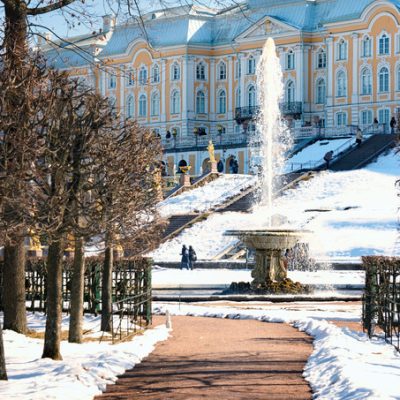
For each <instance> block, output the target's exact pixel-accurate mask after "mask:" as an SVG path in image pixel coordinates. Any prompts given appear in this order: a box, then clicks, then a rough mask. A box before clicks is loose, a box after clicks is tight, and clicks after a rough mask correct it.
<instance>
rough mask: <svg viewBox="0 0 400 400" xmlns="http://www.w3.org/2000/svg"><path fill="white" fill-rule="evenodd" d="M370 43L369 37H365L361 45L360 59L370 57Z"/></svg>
mask: <svg viewBox="0 0 400 400" xmlns="http://www.w3.org/2000/svg"><path fill="white" fill-rule="evenodd" d="M371 54H372V41H371V39H370V37H369V36H366V37H365V38H364V39H363V40H362V43H361V57H371Z"/></svg>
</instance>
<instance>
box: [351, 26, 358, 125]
mask: <svg viewBox="0 0 400 400" xmlns="http://www.w3.org/2000/svg"><path fill="white" fill-rule="evenodd" d="M351 37H352V39H353V55H352V57H353V91H352V94H351V123H352V125H358V124H359V116H358V93H359V89H358V78H359V76H358V34H357V33H355V32H354V33H352V35H351Z"/></svg>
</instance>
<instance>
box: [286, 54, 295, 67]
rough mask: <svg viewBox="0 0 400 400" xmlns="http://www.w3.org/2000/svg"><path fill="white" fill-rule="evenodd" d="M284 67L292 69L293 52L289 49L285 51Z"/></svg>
mask: <svg viewBox="0 0 400 400" xmlns="http://www.w3.org/2000/svg"><path fill="white" fill-rule="evenodd" d="M286 69H294V53H293V50H289V51H288V52H287V53H286Z"/></svg>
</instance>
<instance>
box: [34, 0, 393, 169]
mask: <svg viewBox="0 0 400 400" xmlns="http://www.w3.org/2000/svg"><path fill="white" fill-rule="evenodd" d="M399 26H400V0H354V1H349V0H247V1H244V2H242V3H237V4H236V5H233V6H232V7H229V8H226V9H219V10H216V9H212V8H206V7H198V6H182V7H176V8H170V9H166V10H160V11H154V12H153V13H150V14H147V15H145V16H144V24H143V25H141V24H131V25H121V26H119V25H116V24H115V20H114V19H113V18H112V17H110V16H105V17H104V25H103V29H102V30H101V31H100V32H96V33H92V34H90V35H84V36H80V37H75V38H73V39H69V40H68V42H67V41H65V42H59V43H57V44H54V43H52V42H51V40H47V41H45V42H44V43H42V44H41V47H42V48H43V49H44V51H46V53H47V55H48V58H49V59H50V61H51V62H52V63H53V64H54V65H55V66H56V67H57V68H61V69H67V70H68V71H69V72H70V73H71V75H73V76H78V77H80V78H81V79H83V80H85V82H86V83H87V84H89V85H91V86H93V87H95V88H96V89H97V90H98V91H99V92H100V93H101V94H103V95H104V96H107V97H108V98H109V99H110V103H111V104H113V106H114V107H115V108H116V110H118V111H119V112H120V113H121V117H122V118H134V119H136V120H137V121H138V122H139V123H140V124H142V125H144V126H147V127H149V128H150V129H152V130H153V131H154V132H155V134H157V135H159V136H160V137H161V140H162V143H163V145H164V149H165V160H164V161H165V164H166V169H167V172H168V174H174V172H175V171H178V169H179V166H182V165H191V166H192V170H191V172H192V173H193V174H199V173H200V172H201V171H204V170H205V168H207V166H208V165H209V163H208V152H207V148H206V147H207V143H208V141H209V139H212V141H213V143H214V146H215V156H216V158H217V160H218V161H219V160H221V163H220V168H223V169H224V172H231V169H230V166H232V162H231V160H232V159H234V160H236V165H238V172H239V173H247V172H248V171H249V160H250V151H249V137H250V135H251V132H252V131H253V130H254V129H255V123H254V116H255V115H256V113H257V108H258V104H257V101H258V100H257V98H258V96H257V76H256V66H257V62H258V59H259V57H260V54H261V49H262V47H263V45H264V42H265V40H266V39H267V37H269V36H272V37H273V38H274V40H275V43H276V46H277V51H278V55H279V57H280V60H281V65H282V69H283V77H284V88H285V89H284V93H285V94H284V98H283V99H282V104H281V111H282V115H283V116H284V118H286V119H287V121H288V125H289V126H290V128H291V130H292V133H293V135H294V137H304V136H313V135H317V134H324V135H325V136H330V135H343V134H348V133H350V132H352V131H353V130H354V128H356V127H360V128H361V129H362V130H363V131H364V132H368V129H370V127H371V126H372V125H373V124H374V121H375V126H376V122H377V121H378V123H379V126H381V127H382V130H384V129H385V128H386V127H387V125H388V124H389V121H390V119H391V118H392V116H395V117H396V118H397V115H398V111H399V110H398V109H399V107H400V104H399V100H400V58H399V56H400V30H399ZM385 124H386V125H385Z"/></svg>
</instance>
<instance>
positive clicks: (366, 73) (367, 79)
mask: <svg viewBox="0 0 400 400" xmlns="http://www.w3.org/2000/svg"><path fill="white" fill-rule="evenodd" d="M371 93H372V74H371V70H370V69H369V68H367V67H366V68H364V69H363V70H362V71H361V94H371Z"/></svg>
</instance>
